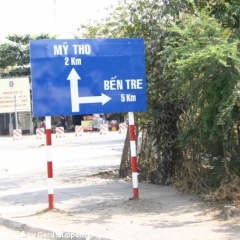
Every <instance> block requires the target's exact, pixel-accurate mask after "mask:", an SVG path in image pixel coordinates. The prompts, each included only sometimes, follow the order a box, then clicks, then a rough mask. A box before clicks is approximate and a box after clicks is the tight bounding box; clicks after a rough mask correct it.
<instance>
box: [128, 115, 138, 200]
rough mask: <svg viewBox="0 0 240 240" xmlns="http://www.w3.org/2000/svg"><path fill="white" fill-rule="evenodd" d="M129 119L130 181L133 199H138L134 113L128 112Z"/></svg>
mask: <svg viewBox="0 0 240 240" xmlns="http://www.w3.org/2000/svg"><path fill="white" fill-rule="evenodd" d="M128 120H129V136H130V148H131V163H132V183H133V199H135V200H137V199H139V196H138V172H137V152H136V138H135V126H134V113H133V112H129V113H128Z"/></svg>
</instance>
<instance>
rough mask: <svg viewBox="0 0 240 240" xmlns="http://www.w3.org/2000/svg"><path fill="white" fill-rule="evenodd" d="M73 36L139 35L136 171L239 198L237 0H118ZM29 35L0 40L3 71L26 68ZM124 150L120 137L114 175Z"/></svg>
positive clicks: (123, 172) (124, 169)
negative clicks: (143, 101) (143, 98)
mask: <svg viewBox="0 0 240 240" xmlns="http://www.w3.org/2000/svg"><path fill="white" fill-rule="evenodd" d="M75 37H76V38H80V37H85V38H128V37H129V38H134V37H143V38H144V40H145V51H146V52H145V54H146V73H147V76H146V78H147V86H148V89H147V91H148V93H147V94H148V111H147V112H146V113H137V114H136V115H135V116H136V122H137V130H138V129H139V131H137V134H138V146H140V147H139V148H138V166H139V173H140V176H139V179H140V180H142V181H149V182H151V183H154V184H163V185H167V184H172V185H174V186H176V187H178V188H180V189H181V190H182V191H185V192H195V193H201V194H211V196H212V198H213V199H215V200H223V201H225V200H228V201H231V202H235V203H237V202H239V201H240V178H239V177H240V55H239V53H240V51H239V47H240V44H239V40H240V2H239V1H238V0H195V1H194V0H183V1H177V0H138V1H124V0H122V1H120V4H119V6H118V7H117V8H112V9H111V15H110V16H107V17H106V18H105V19H102V20H101V22H89V23H88V24H85V25H82V26H80V33H79V36H75ZM31 38H32V37H31V36H25V37H24V36H22V37H21V36H9V38H8V39H9V40H10V41H12V42H14V43H15V44H12V43H6V44H2V45H0V52H1V55H0V75H1V76H2V77H4V76H21V75H29V66H27V64H28V63H29V49H28V48H27V47H26V46H28V41H29V39H31ZM37 38H39V39H40V38H50V36H49V35H41V36H37V37H34V39H37ZM128 136H129V135H128V134H127V137H128ZM129 151H130V150H129V144H128V141H126V144H125V148H124V152H123V156H122V161H121V164H120V171H119V173H120V177H127V176H130V174H131V162H130V160H129V159H130V154H129Z"/></svg>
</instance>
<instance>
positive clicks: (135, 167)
mask: <svg viewBox="0 0 240 240" xmlns="http://www.w3.org/2000/svg"><path fill="white" fill-rule="evenodd" d="M131 159H132V172H137V157H131Z"/></svg>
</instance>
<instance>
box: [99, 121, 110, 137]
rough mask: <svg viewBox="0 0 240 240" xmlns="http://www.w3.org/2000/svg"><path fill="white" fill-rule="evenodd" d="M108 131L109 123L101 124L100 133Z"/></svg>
mask: <svg viewBox="0 0 240 240" xmlns="http://www.w3.org/2000/svg"><path fill="white" fill-rule="evenodd" d="M107 133H108V124H101V126H100V133H99V134H100V135H101V134H107Z"/></svg>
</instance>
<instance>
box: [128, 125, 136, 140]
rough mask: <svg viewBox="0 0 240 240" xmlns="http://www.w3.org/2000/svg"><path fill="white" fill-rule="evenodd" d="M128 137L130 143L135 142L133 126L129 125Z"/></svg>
mask: <svg viewBox="0 0 240 240" xmlns="http://www.w3.org/2000/svg"><path fill="white" fill-rule="evenodd" d="M129 137H130V141H135V127H134V125H129Z"/></svg>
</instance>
